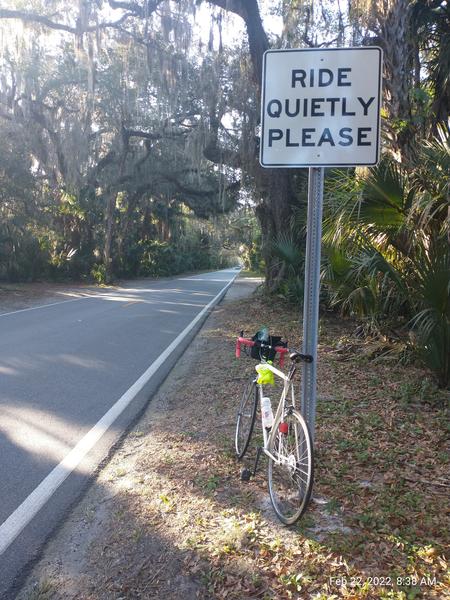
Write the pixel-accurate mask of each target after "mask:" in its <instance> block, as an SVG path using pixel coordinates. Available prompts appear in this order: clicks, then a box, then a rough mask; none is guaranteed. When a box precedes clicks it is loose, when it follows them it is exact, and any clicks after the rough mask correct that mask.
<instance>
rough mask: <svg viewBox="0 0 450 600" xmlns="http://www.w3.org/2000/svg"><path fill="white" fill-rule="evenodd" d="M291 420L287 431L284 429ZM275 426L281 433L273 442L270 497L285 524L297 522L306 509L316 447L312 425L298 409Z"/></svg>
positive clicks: (278, 433) (283, 417)
mask: <svg viewBox="0 0 450 600" xmlns="http://www.w3.org/2000/svg"><path fill="white" fill-rule="evenodd" d="M280 423H287V428H288V431H287V433H282V432H281V431H280V427H279V426H280ZM274 428H275V429H276V431H277V435H276V436H274V438H273V440H272V441H271V443H270V445H269V448H268V449H269V452H270V453H271V454H272V456H274V457H275V458H281V460H282V462H281V463H278V462H276V461H274V460H273V459H272V458H270V457H269V465H268V471H267V480H268V486H269V494H270V499H271V501H272V506H273V508H274V510H275V513H276V515H277V517H278V518H279V519H280V521H282V523H284V524H285V525H293V524H294V523H295V522H296V521H298V519H299V518H300V517H301V516H302V514H303V513H304V512H305V510H306V508H307V506H308V503H309V500H310V497H311V492H312V488H313V482H314V449H313V443H312V439H311V435H310V433H309V429H308V425H307V424H306V421H305V420H304V418H303V417H302V415H301V414H300V413H299V412H297V411H296V410H292V409H288V410H287V411H286V412H285V414H284V416H281V417H280V418H279V419H278V420H277V422H276V423H274Z"/></svg>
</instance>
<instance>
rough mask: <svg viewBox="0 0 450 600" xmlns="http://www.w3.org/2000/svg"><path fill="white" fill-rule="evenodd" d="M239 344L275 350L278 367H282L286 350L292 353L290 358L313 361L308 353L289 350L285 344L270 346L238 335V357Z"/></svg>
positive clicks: (239, 352) (237, 354)
mask: <svg viewBox="0 0 450 600" xmlns="http://www.w3.org/2000/svg"><path fill="white" fill-rule="evenodd" d="M241 344H243V345H244V346H249V347H250V348H252V347H253V346H257V347H258V348H266V349H267V350H275V352H278V354H279V355H280V367H281V368H283V365H284V355H285V354H287V353H288V352H290V353H292V356H291V358H292V360H294V361H296V362H298V360H302V361H304V362H307V363H310V362H312V361H313V357H312V356H311V355H309V354H301V353H300V352H297V350H289V348H286V347H285V346H271V345H270V344H265V343H264V342H260V341H255V340H249V339H248V338H245V337H242V336H239V337H238V338H237V340H236V358H240V356H241Z"/></svg>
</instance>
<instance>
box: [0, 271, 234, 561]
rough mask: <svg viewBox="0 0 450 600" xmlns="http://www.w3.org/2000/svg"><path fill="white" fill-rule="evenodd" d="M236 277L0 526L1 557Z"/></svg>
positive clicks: (231, 281)
mask: <svg viewBox="0 0 450 600" xmlns="http://www.w3.org/2000/svg"><path fill="white" fill-rule="evenodd" d="M237 275H238V273H236V275H235V276H234V277H233V278H232V279H231V280H230V281H229V282H228V283H227V285H226V286H225V287H224V288H222V289H221V291H220V292H219V293H218V294H217V295H216V296H215V298H213V300H211V302H210V303H209V304H208V305H207V306H205V308H204V309H203V310H202V311H201V312H199V314H198V315H197V316H196V317H195V319H194V320H193V321H191V322H190V323H189V325H188V326H187V327H186V328H185V329H184V330H183V331H182V332H181V333H180V334H179V335H178V336H177V337H176V338H175V339H174V340H173V342H172V343H171V344H170V345H169V346H168V347H167V348H166V349H165V350H164V352H163V353H162V354H160V356H159V357H158V358H157V359H156V360H155V362H153V363H152V364H151V365H150V367H149V368H148V369H147V370H146V371H145V373H143V374H142V375H141V376H140V377H139V379H138V380H137V381H135V383H133V385H132V386H131V387H130V388H129V389H128V390H127V391H126V392H125V394H123V396H121V397H120V398H119V400H117V402H116V403H115V404H114V405H113V406H112V407H111V408H110V409H109V410H108V412H107V413H106V414H105V415H103V417H102V418H101V419H100V420H99V421H98V422H97V423H96V424H95V425H94V427H92V429H91V430H90V431H89V432H88V433H87V434H86V435H85V436H84V437H83V438H82V439H81V440H80V441H79V442H78V444H77V445H76V446H75V447H74V448H73V449H72V450H71V451H70V452H69V454H67V456H66V457H65V458H64V459H63V460H62V461H61V462H60V463H59V465H57V466H56V467H55V468H54V469H53V471H51V472H50V473H49V474H48V475H47V477H46V478H45V479H44V480H43V481H42V482H41V483H40V484H39V485H38V486H37V488H35V489H34V490H33V491H32V492H31V494H30V495H29V496H28V497H27V498H26V499H25V500H24V501H23V502H22V504H21V505H20V506H19V507H18V508H16V510H15V511H14V512H13V513H12V514H11V515H10V516H9V517H8V518H7V519H6V521H4V523H2V525H0V555H1V554H3V552H5V550H6V549H7V548H8V547H9V546H10V545H11V544H12V542H13V541H14V540H15V539H16V537H17V536H18V535H19V534H20V532H21V531H22V530H23V529H24V528H25V527H26V526H27V525H28V523H29V522H30V521H31V520H32V519H33V518H34V517H35V516H36V514H37V513H38V512H39V510H40V509H41V508H42V507H43V506H44V505H45V504H46V502H47V501H48V500H49V499H50V498H51V496H52V495H53V494H54V493H55V491H56V490H57V489H58V488H59V486H60V485H61V484H62V483H63V482H64V481H65V480H66V479H67V477H68V476H69V475H70V473H72V471H74V470H75V469H76V468H77V466H78V465H79V464H80V462H81V461H82V460H83V459H84V458H85V456H86V455H87V454H88V452H89V451H90V450H92V448H93V447H94V446H95V444H96V443H97V442H98V441H99V440H100V438H101V437H102V436H103V435H104V434H105V433H106V432H107V431H108V429H109V428H110V427H111V425H112V424H113V423H114V421H115V420H116V419H117V418H118V417H119V416H120V415H121V414H122V412H123V411H124V410H125V409H126V408H127V406H128V405H129V404H130V403H131V401H132V400H133V399H134V398H135V396H136V395H137V394H138V393H139V392H140V391H141V390H142V388H143V387H144V386H145V384H146V383H147V382H148V381H149V380H150V379H151V377H152V376H153V375H154V374H155V373H156V371H157V370H158V369H159V367H160V366H161V365H162V364H163V363H164V361H165V360H166V359H167V358H168V357H169V356H170V355H171V354H172V352H173V351H174V350H175V348H177V346H179V344H180V343H181V342H182V341H183V340H184V338H185V337H186V336H187V335H188V333H189V332H190V331H191V330H192V329H193V328H194V327H195V325H196V324H197V323H198V322H199V321H200V320H201V319H202V317H203V316H204V315H205V313H207V312H208V311H209V310H210V309H211V308H212V307H213V306H214V304H216V303H217V302H218V301H219V300H220V298H221V297H222V295H223V294H225V292H226V291H227V289H228V288H229V287H230V286H231V284H232V283H233V281H234V280H235V279H236V276H237Z"/></svg>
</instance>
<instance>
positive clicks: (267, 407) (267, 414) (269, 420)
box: [261, 396, 273, 429]
mask: <svg viewBox="0 0 450 600" xmlns="http://www.w3.org/2000/svg"><path fill="white" fill-rule="evenodd" d="M261 412H262V423H263V427H265V428H266V429H270V428H271V427H272V425H273V412H272V405H271V403H270V398H267V396H265V397H264V398H261Z"/></svg>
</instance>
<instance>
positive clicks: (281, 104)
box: [267, 96, 375, 119]
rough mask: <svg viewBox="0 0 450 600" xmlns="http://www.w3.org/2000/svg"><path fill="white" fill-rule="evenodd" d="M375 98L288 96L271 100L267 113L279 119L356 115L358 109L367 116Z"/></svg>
mask: <svg viewBox="0 0 450 600" xmlns="http://www.w3.org/2000/svg"><path fill="white" fill-rule="evenodd" d="M374 100H375V96H371V97H370V98H368V99H367V100H365V99H364V98H361V97H360V96H358V97H357V98H356V102H355V100H353V103H352V100H349V99H348V98H296V99H295V100H292V99H289V98H286V99H285V100H283V101H282V100H277V99H274V100H270V102H268V104H267V114H268V115H269V117H272V118H274V119H278V118H279V117H282V116H286V117H297V116H298V115H301V116H302V117H327V116H330V117H334V116H342V117H354V116H355V115H356V114H357V113H356V111H358V113H359V114H361V109H362V114H363V116H364V117H366V116H367V113H368V111H369V107H370V105H371V104H372V102H373V101H374Z"/></svg>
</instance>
